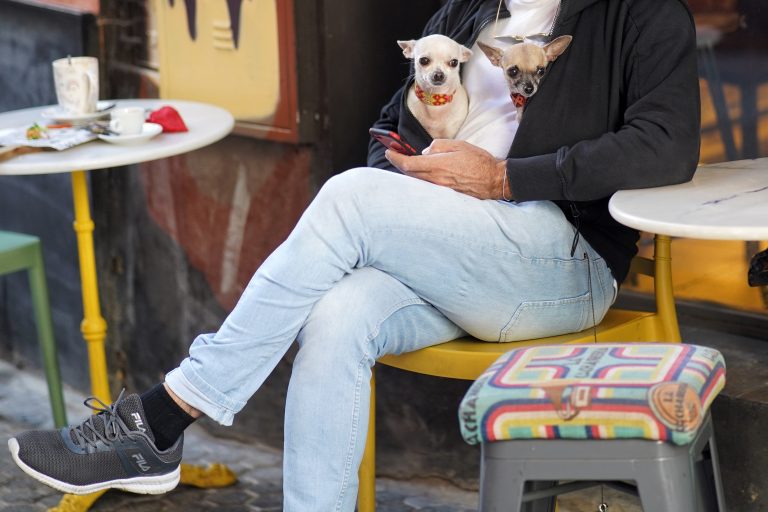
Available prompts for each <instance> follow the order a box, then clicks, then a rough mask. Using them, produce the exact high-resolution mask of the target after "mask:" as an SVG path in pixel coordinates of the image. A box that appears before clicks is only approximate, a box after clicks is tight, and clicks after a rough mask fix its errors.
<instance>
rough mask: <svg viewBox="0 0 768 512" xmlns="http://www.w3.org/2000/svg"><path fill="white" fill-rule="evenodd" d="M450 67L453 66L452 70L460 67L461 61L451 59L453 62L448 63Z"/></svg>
mask: <svg viewBox="0 0 768 512" xmlns="http://www.w3.org/2000/svg"><path fill="white" fill-rule="evenodd" d="M448 65H449V66H451V67H452V68H455V67H456V66H458V65H459V60H458V59H451V60H450V61H449V62H448Z"/></svg>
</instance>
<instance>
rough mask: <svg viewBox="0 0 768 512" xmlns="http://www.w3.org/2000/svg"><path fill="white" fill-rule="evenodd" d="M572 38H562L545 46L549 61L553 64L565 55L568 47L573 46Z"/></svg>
mask: <svg viewBox="0 0 768 512" xmlns="http://www.w3.org/2000/svg"><path fill="white" fill-rule="evenodd" d="M572 39H573V37H572V36H560V37H558V38H556V39H553V40H552V41H550V42H549V43H547V44H545V45H544V53H545V54H546V56H547V60H548V61H549V62H552V61H553V60H555V59H557V58H558V57H559V56H560V55H562V54H563V52H564V51H565V49H566V48H568V45H569V44H571V40H572Z"/></svg>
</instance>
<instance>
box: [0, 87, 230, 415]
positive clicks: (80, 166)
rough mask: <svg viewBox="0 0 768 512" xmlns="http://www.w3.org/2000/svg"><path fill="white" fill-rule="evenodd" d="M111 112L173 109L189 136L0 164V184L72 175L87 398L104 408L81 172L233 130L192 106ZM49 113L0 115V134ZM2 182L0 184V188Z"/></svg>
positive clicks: (222, 113)
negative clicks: (22, 178) (5, 178)
mask: <svg viewBox="0 0 768 512" xmlns="http://www.w3.org/2000/svg"><path fill="white" fill-rule="evenodd" d="M116 104H117V105H116V106H117V107H130V106H138V107H142V108H144V109H150V110H154V109H157V108H159V107H161V106H165V105H169V106H172V107H174V108H175V109H176V110H177V111H178V112H179V114H180V115H181V117H182V119H183V120H184V123H185V124H186V125H187V128H188V129H189V131H187V132H179V133H161V134H159V135H157V136H156V137H154V138H152V139H150V140H149V141H147V142H145V143H142V144H140V145H132V146H121V145H116V144H110V143H109V142H105V141H102V140H98V139H97V140H94V141H91V142H87V143H85V144H82V145H80V146H76V147H73V148H70V149H66V150H64V151H43V152H36V153H27V154H23V155H18V156H15V157H13V158H11V159H9V160H6V161H4V162H0V180H2V177H3V176H9V175H31V174H51V173H63V172H68V173H72V195H73V199H74V213H75V222H74V229H75V232H76V233H77V247H78V253H79V260H80V280H81V288H82V295H83V311H84V319H83V322H82V324H81V330H82V333H83V337H84V338H85V340H86V342H87V344H88V365H89V370H90V378H91V388H92V392H93V395H94V396H96V397H98V398H99V399H101V400H102V401H103V402H104V403H110V402H111V401H112V399H111V397H110V392H109V382H108V379H107V365H106V358H105V353H104V338H105V337H106V332H107V324H106V321H105V320H104V318H103V317H102V316H101V307H100V304H99V294H98V284H97V276H96V263H95V258H94V250H93V228H94V225H93V219H92V218H91V208H90V201H89V195H88V185H87V180H86V175H85V173H86V171H89V170H94V169H106V168H109V167H118V166H124V165H129V164H136V163H140V162H147V161H150V160H157V159H160V158H166V157H169V156H173V155H179V154H182V153H186V152H188V151H193V150H195V149H199V148H202V147H204V146H207V145H209V144H212V143H214V142H216V141H218V140H219V139H221V138H223V137H224V136H226V135H227V134H228V133H229V132H230V131H232V127H233V126H234V118H233V117H232V115H231V114H230V113H229V112H227V111H226V110H224V109H222V108H219V107H215V106H213V105H207V104H204V103H197V102H192V101H180V100H164V99H147V100H116ZM48 108H50V106H46V107H38V108H30V109H24V110H16V111H12V112H4V113H0V130H3V129H6V128H17V127H23V126H30V125H31V124H32V123H34V122H41V124H43V122H45V119H43V118H42V117H41V113H42V112H43V111H44V110H46V109H48ZM1 185H2V181H0V186H1Z"/></svg>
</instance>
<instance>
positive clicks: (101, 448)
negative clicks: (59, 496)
mask: <svg viewBox="0 0 768 512" xmlns="http://www.w3.org/2000/svg"><path fill="white" fill-rule="evenodd" d="M85 405H86V406H88V407H91V408H92V409H94V410H96V411H99V412H98V414H95V415H93V416H91V417H90V418H88V419H87V420H85V421H84V422H83V423H81V424H80V425H76V426H69V427H64V428H62V429H60V430H46V431H35V430H33V431H29V432H23V433H21V434H19V435H18V436H16V437H14V438H11V439H10V440H8V447H9V448H10V449H11V455H12V456H13V460H14V461H16V464H17V465H18V466H19V467H20V468H21V469H22V471H24V472H25V473H26V474H28V475H29V476H31V477H32V478H34V479H36V480H39V481H40V482H42V483H44V484H46V485H49V486H51V487H53V488H54V489H57V490H59V491H62V492H65V493H70V494H88V493H92V492H96V491H100V490H103V489H122V490H124V491H128V492H136V493H141V494H161V493H164V492H168V491H170V490H171V489H173V488H174V487H176V485H177V484H178V483H179V475H180V471H179V464H180V462H181V451H182V446H183V444H184V436H181V437H180V438H179V440H178V441H176V443H175V444H174V445H173V446H171V447H170V448H168V449H167V450H165V451H159V450H158V449H157V448H155V438H154V436H153V435H152V431H151V429H150V428H149V426H148V423H147V420H146V417H145V415H144V408H143V407H142V405H141V399H140V398H139V395H136V394H132V395H128V396H126V397H125V398H123V393H120V396H119V397H118V398H117V400H116V401H115V403H113V404H112V405H109V406H107V405H105V404H104V403H103V402H102V401H101V400H99V399H97V398H94V397H91V398H89V399H88V400H86V401H85Z"/></svg>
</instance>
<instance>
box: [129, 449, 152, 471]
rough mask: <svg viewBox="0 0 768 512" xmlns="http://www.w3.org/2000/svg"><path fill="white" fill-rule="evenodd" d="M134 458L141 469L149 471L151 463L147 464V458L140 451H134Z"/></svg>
mask: <svg viewBox="0 0 768 512" xmlns="http://www.w3.org/2000/svg"><path fill="white" fill-rule="evenodd" d="M131 457H133V458H134V459H136V465H137V466H139V469H140V470H142V471H145V472H146V471H149V464H147V460H146V459H145V458H144V456H142V455H141V454H140V453H134V454H133V455H131Z"/></svg>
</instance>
